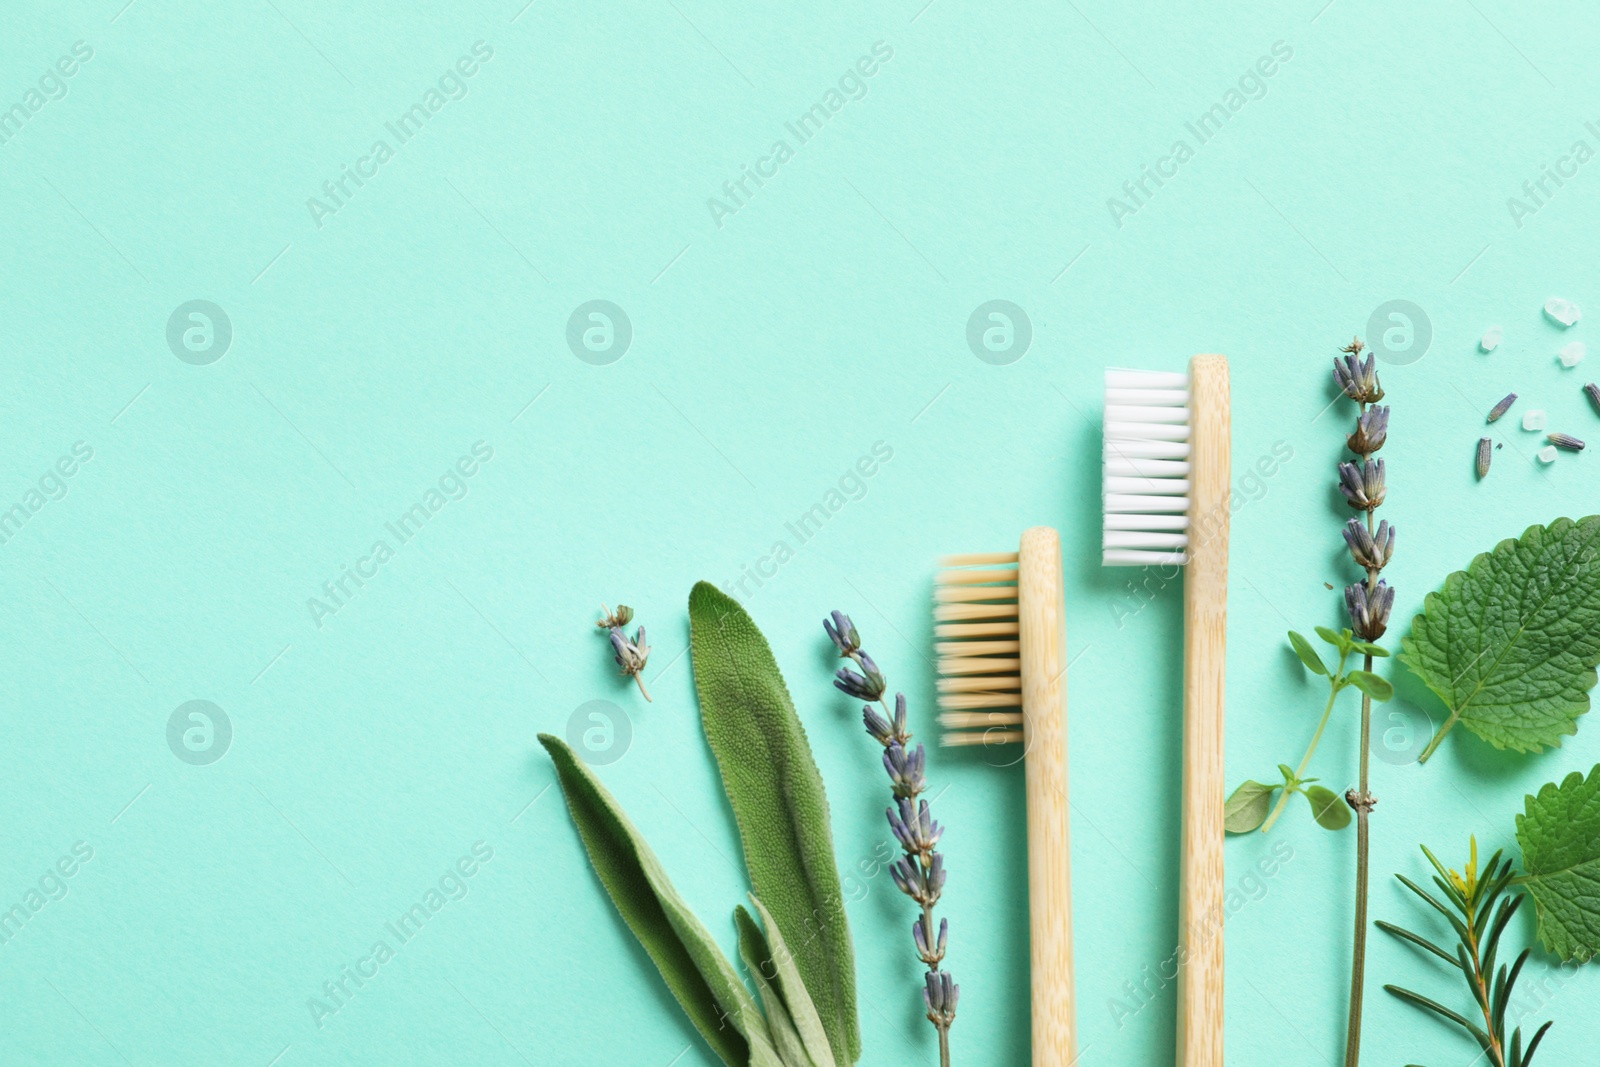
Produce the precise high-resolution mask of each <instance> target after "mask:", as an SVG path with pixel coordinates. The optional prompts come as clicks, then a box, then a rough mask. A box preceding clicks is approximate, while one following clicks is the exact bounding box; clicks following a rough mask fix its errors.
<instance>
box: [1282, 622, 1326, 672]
mask: <svg viewBox="0 0 1600 1067" xmlns="http://www.w3.org/2000/svg"><path fill="white" fill-rule="evenodd" d="M1289 644H1291V645H1293V646H1294V654H1295V655H1297V656H1299V657H1300V662H1301V663H1304V664H1305V665H1306V669H1307V670H1309V671H1311V672H1312V673H1313V674H1320V675H1322V676H1323V677H1324V678H1326V677H1327V676H1328V668H1327V667H1326V666H1324V665H1323V663H1322V657H1321V656H1319V655H1317V650H1316V649H1314V648H1312V647H1311V642H1310V641H1307V640H1306V639H1305V638H1304V637H1301V636H1300V635H1299V634H1297V633H1295V632H1294V631H1293V630H1290V631H1289Z"/></svg>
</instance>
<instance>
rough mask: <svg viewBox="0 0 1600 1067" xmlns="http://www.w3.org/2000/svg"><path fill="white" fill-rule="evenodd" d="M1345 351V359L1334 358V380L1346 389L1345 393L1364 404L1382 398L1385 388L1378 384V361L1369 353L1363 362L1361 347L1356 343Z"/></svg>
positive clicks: (1341, 387)
mask: <svg viewBox="0 0 1600 1067" xmlns="http://www.w3.org/2000/svg"><path fill="white" fill-rule="evenodd" d="M1351 349H1355V350H1354V351H1351ZM1344 352H1345V356H1344V359H1342V360H1341V359H1340V358H1339V357H1338V356H1335V357H1334V358H1333V380H1334V382H1335V383H1336V384H1337V385H1338V386H1339V388H1340V389H1342V390H1344V395H1345V396H1347V397H1349V398H1350V399H1351V400H1354V401H1357V402H1358V403H1362V404H1372V403H1376V402H1377V401H1379V400H1382V399H1383V388H1382V387H1381V386H1379V384H1378V370H1377V363H1376V361H1375V360H1374V359H1373V357H1372V356H1371V355H1368V356H1367V358H1366V361H1365V362H1363V361H1362V359H1361V355H1360V349H1359V348H1357V347H1356V346H1355V345H1351V346H1348V347H1347V348H1346V349H1344Z"/></svg>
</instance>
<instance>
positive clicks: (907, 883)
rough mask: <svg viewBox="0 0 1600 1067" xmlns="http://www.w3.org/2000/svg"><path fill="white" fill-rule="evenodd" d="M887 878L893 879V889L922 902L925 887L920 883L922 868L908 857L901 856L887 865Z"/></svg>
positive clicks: (924, 895) (919, 902)
mask: <svg viewBox="0 0 1600 1067" xmlns="http://www.w3.org/2000/svg"><path fill="white" fill-rule="evenodd" d="M889 877H890V878H893V879H894V884H895V888H897V889H899V890H900V892H902V893H904V894H905V895H906V896H908V897H910V898H911V899H912V900H914V901H916V902H917V903H918V904H921V903H923V902H924V899H925V897H926V887H925V886H924V885H923V883H922V868H921V867H919V866H918V865H917V862H916V861H915V860H913V859H911V858H910V857H909V856H901V857H900V858H899V859H897V860H895V861H894V862H893V863H891V864H889Z"/></svg>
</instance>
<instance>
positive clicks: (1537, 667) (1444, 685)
mask: <svg viewBox="0 0 1600 1067" xmlns="http://www.w3.org/2000/svg"><path fill="white" fill-rule="evenodd" d="M1597 550H1600V515H1591V516H1589V517H1588V518H1585V519H1579V520H1578V521H1577V522H1574V521H1573V520H1571V519H1557V520H1556V521H1555V522H1553V523H1551V524H1550V525H1549V526H1531V527H1529V528H1528V530H1527V532H1525V533H1524V534H1523V535H1522V536H1521V537H1520V538H1518V539H1515V540H1509V539H1508V540H1505V541H1502V542H1500V543H1499V544H1498V545H1496V546H1495V547H1494V550H1493V551H1491V552H1485V553H1483V554H1482V555H1480V556H1478V557H1477V558H1476V559H1474V560H1473V561H1472V564H1471V565H1470V566H1469V567H1468V568H1467V569H1466V570H1464V571H1457V572H1456V573H1454V574H1452V575H1450V577H1449V578H1447V579H1445V583H1444V588H1443V589H1442V590H1440V591H1439V592H1436V593H1429V594H1428V596H1427V598H1426V600H1424V602H1423V609H1422V614H1420V615H1418V616H1417V617H1416V618H1415V619H1414V620H1413V621H1412V624H1411V634H1410V636H1408V637H1406V638H1405V639H1404V640H1403V641H1402V642H1401V647H1402V649H1403V651H1402V652H1401V653H1400V662H1401V663H1404V664H1405V665H1406V666H1407V667H1408V668H1410V670H1411V671H1412V672H1413V673H1414V674H1416V675H1417V677H1419V678H1421V679H1422V680H1423V681H1424V682H1425V683H1427V686H1428V688H1429V689H1432V690H1433V691H1434V692H1435V693H1437V694H1438V695H1439V698H1440V699H1441V700H1443V701H1444V704H1445V707H1446V708H1448V709H1449V712H1450V715H1449V718H1448V719H1447V720H1446V721H1445V723H1444V725H1443V726H1442V727H1440V729H1439V732H1438V734H1436V735H1435V736H1434V739H1433V741H1432V742H1430V743H1429V745H1428V747H1427V749H1426V750H1424V751H1423V753H1422V756H1421V757H1420V759H1421V760H1424V761H1425V760H1427V759H1428V757H1429V756H1431V755H1432V754H1433V751H1434V749H1435V748H1437V747H1438V745H1439V742H1440V741H1441V740H1443V738H1444V736H1445V735H1446V734H1447V733H1448V732H1449V731H1450V730H1451V729H1452V728H1454V727H1455V725H1456V724H1457V723H1460V724H1461V725H1463V726H1465V727H1466V728H1467V729H1468V730H1470V731H1471V732H1472V733H1474V734H1476V735H1477V736H1478V737H1480V738H1482V739H1483V740H1485V741H1487V742H1489V743H1490V744H1491V745H1493V746H1494V747H1496V748H1509V749H1513V750H1515V751H1517V752H1541V751H1543V750H1544V749H1545V748H1548V747H1554V746H1557V745H1559V744H1561V739H1562V737H1564V736H1566V735H1567V734H1573V733H1577V731H1578V716H1580V715H1582V714H1584V713H1585V712H1587V711H1588V710H1589V690H1590V689H1592V688H1594V684H1595V665H1596V664H1597V663H1600V551H1597Z"/></svg>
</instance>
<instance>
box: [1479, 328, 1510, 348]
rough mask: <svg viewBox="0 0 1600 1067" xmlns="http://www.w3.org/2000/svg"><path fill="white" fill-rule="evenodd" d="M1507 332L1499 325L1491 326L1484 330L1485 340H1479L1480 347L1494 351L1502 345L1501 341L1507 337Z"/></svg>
mask: <svg viewBox="0 0 1600 1067" xmlns="http://www.w3.org/2000/svg"><path fill="white" fill-rule="evenodd" d="M1505 335H1506V332H1505V331H1504V330H1502V329H1501V328H1500V327H1498V326H1491V327H1489V328H1488V329H1487V330H1484V331H1483V340H1481V341H1479V342H1478V347H1479V348H1481V349H1483V350H1484V351H1485V352H1493V351H1494V350H1495V349H1497V348H1499V347H1500V342H1501V340H1503V339H1504V338H1505Z"/></svg>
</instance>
